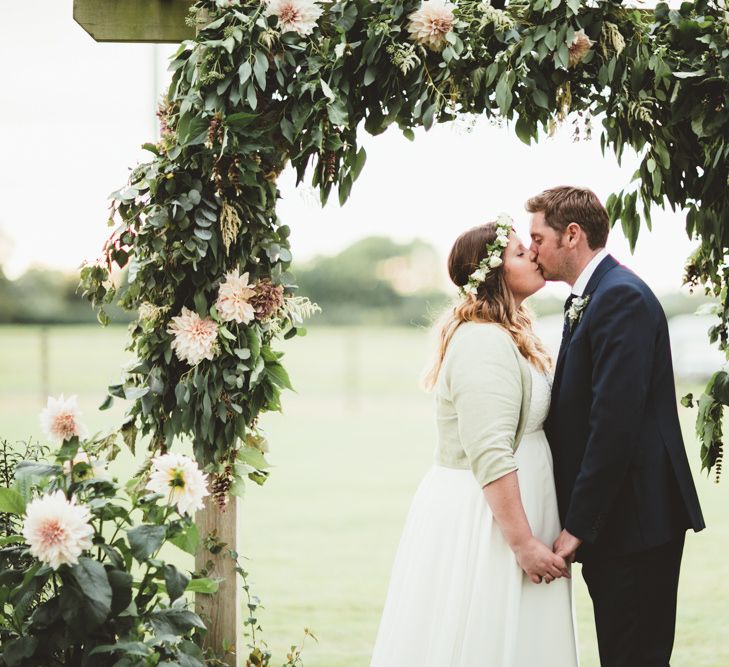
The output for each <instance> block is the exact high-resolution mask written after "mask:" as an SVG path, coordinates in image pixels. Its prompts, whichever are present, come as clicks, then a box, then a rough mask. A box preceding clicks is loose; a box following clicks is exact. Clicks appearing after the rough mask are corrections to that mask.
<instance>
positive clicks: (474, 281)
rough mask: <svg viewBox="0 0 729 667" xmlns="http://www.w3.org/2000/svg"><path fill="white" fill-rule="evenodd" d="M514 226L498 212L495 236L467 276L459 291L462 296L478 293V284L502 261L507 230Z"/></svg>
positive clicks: (506, 243)
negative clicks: (474, 268) (483, 255)
mask: <svg viewBox="0 0 729 667" xmlns="http://www.w3.org/2000/svg"><path fill="white" fill-rule="evenodd" d="M513 227H514V221H513V220H512V219H511V218H510V217H509V216H508V215H507V214H506V213H499V215H498V216H497V218H496V238H495V239H494V240H493V241H492V242H491V243H489V244H487V245H486V256H485V257H484V258H483V259H482V260H481V261H480V262H479V264H478V267H477V268H476V270H475V271H474V272H473V273H472V274H471V275H470V276H468V282H467V283H466V284H465V285H463V286H462V287H461V288H460V289H459V291H460V293H461V295H462V296H467V295H468V294H473V295H474V296H475V295H476V294H477V293H478V287H479V285H480V284H481V283H482V282H483V281H484V280H486V276H487V275H488V274H489V273H491V272H492V271H493V270H494V269H496V268H498V267H499V266H501V265H502V264H503V263H504V260H503V259H502V255H503V254H504V248H506V246H507V245H509V232H511V230H512V229H513Z"/></svg>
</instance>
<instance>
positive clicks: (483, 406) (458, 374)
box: [448, 325, 523, 487]
mask: <svg viewBox="0 0 729 667" xmlns="http://www.w3.org/2000/svg"><path fill="white" fill-rule="evenodd" d="M506 336H508V334H507V333H506V332H502V331H499V330H495V329H494V328H493V326H491V325H483V326H478V327H474V328H472V329H471V330H469V331H464V332H463V336H462V337H461V338H460V340H459V341H458V346H457V348H456V349H454V350H453V353H454V354H453V356H452V359H451V364H450V368H449V370H448V384H449V388H450V394H451V399H452V401H453V405H454V407H455V410H456V414H457V417H458V434H459V438H460V441H461V445H462V447H463V449H464V451H465V453H466V456H467V457H468V461H469V463H470V466H471V470H472V471H473V474H474V476H475V477H476V479H477V480H478V482H479V484H480V485H481V486H482V487H483V486H485V485H487V484H489V483H491V482H493V481H495V480H496V479H498V478H499V477H503V476H504V475H506V474H508V473H510V472H512V471H514V470H516V469H517V465H516V462H515V460H514V440H515V438H516V430H517V427H518V425H519V413H520V411H521V397H522V391H523V389H522V386H521V372H520V370H519V362H518V360H517V358H516V354H515V352H514V350H512V348H511V345H510V342H509V341H508V340H507V339H506Z"/></svg>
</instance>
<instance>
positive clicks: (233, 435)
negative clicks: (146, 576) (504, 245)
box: [82, 0, 729, 481]
mask: <svg viewBox="0 0 729 667" xmlns="http://www.w3.org/2000/svg"><path fill="white" fill-rule="evenodd" d="M419 4H420V3H419V1H418V0H407V1H406V2H400V1H399V0H398V1H395V0H385V1H384V2H377V3H374V2H369V1H366V0H348V1H343V2H337V3H332V4H326V5H325V6H324V13H323V15H322V16H321V18H320V19H319V21H318V24H317V26H316V27H315V29H314V32H313V33H312V34H311V35H306V36H302V35H299V34H298V33H296V32H294V31H289V32H285V33H281V32H280V31H279V30H278V29H277V19H276V17H275V16H270V17H267V16H265V15H264V9H265V5H264V4H262V3H260V2H259V1H258V0H241V1H233V2H230V3H226V6H225V7H224V8H220V7H218V4H217V3H216V2H213V0H200V1H199V2H197V3H196V4H195V5H194V6H193V13H194V14H196V15H197V18H198V19H201V20H202V19H203V18H205V17H206V18H205V21H203V25H204V27H203V28H201V29H200V31H199V33H198V35H197V37H196V38H195V40H192V41H190V42H186V43H184V44H182V45H181V46H180V48H179V49H178V51H177V53H176V54H175V55H174V56H173V58H172V62H171V70H172V72H173V79H172V83H171V85H170V88H169V90H168V92H167V95H166V97H165V99H164V100H163V103H162V105H161V108H160V119H161V121H162V139H161V141H160V142H159V143H158V144H154V145H151V144H147V145H145V147H146V148H147V149H148V150H149V152H150V154H151V156H152V157H151V161H150V162H148V163H145V164H142V165H139V166H138V167H137V168H136V169H134V170H133V171H132V174H131V177H130V179H129V182H128V184H127V186H126V187H124V188H123V189H121V190H119V191H118V192H116V193H114V195H113V206H112V220H111V224H112V226H114V231H113V233H112V236H111V237H110V239H109V241H108V242H107V245H106V248H105V257H106V265H104V266H95V267H86V268H85V269H84V271H83V275H82V284H83V289H84V293H85V295H86V296H87V297H88V298H90V299H91V301H92V303H94V304H95V305H97V306H100V307H101V310H100V318H101V319H102V321H105V320H106V317H105V315H104V314H103V307H104V305H105V304H108V303H110V302H112V301H114V300H115V299H116V298H118V299H119V302H120V304H121V305H122V307H124V308H125V309H127V310H129V311H137V310H138V309H139V308H144V309H145V312H146V313H147V314H149V313H150V312H153V313H154V316H153V317H149V316H148V317H146V318H145V317H140V318H139V319H138V320H137V322H136V323H135V324H134V325H133V326H132V342H131V346H130V349H131V350H133V351H134V353H135V354H136V356H137V358H138V359H139V363H138V365H137V366H135V367H134V368H133V369H131V370H130V371H129V373H128V374H127V377H126V379H125V381H124V383H123V385H121V386H117V387H112V388H110V393H111V394H112V395H114V396H119V397H122V398H128V399H131V400H132V401H133V405H132V407H131V409H130V412H129V417H128V419H129V422H133V423H134V424H135V426H136V427H137V428H138V429H139V431H140V432H141V434H143V435H144V434H150V435H151V440H150V442H151V445H150V447H151V449H152V450H153V451H155V450H158V449H160V448H161V447H163V446H164V447H169V446H171V445H172V443H173V441H174V439H175V438H177V437H180V436H183V435H188V436H191V437H192V440H193V443H194V447H195V455H196V457H197V458H198V460H199V461H201V462H203V463H205V464H206V465H207V467H208V469H209V470H210V471H211V472H213V473H214V474H215V475H216V476H218V478H220V479H223V480H226V479H228V478H229V477H230V475H231V474H232V475H237V474H238V467H237V465H236V461H235V460H236V456H237V451H238V450H239V449H240V447H241V443H242V442H243V441H244V440H245V438H246V437H249V436H256V435H257V433H256V423H257V419H258V416H259V415H260V413H261V412H263V411H266V410H278V409H279V408H280V391H281V389H282V388H284V387H286V386H287V384H288V382H286V381H283V376H282V375H281V373H280V371H279V370H278V368H279V366H280V364H281V362H280V359H279V357H280V355H279V354H278V353H274V351H273V349H272V344H273V342H274V339H275V338H277V337H279V336H283V337H287V336H291V335H296V334H297V333H301V330H300V329H301V323H300V322H295V321H294V319H293V318H291V317H287V316H285V314H281V313H279V315H278V316H277V317H274V318H273V319H271V320H267V321H262V320H261V319H255V320H253V321H251V322H248V323H246V324H243V323H237V322H226V323H223V322H222V321H221V319H220V316H219V314H218V312H217V310H216V308H215V307H214V304H215V300H216V295H217V291H218V286H219V284H220V282H221V280H222V279H223V278H224V276H225V275H226V273H227V272H228V271H230V270H232V269H238V270H240V272H241V273H242V272H244V271H245V272H247V273H248V274H249V276H250V278H251V280H252V281H255V282H256V284H259V283H260V282H262V281H271V282H272V283H273V285H276V286H280V287H281V288H282V289H283V290H284V291H285V294H286V295H287V297H288V298H290V297H291V295H293V293H294V285H293V280H292V277H291V275H290V273H289V268H290V264H291V259H292V257H291V252H290V249H289V243H288V236H289V230H288V228H287V227H286V226H285V225H283V224H282V223H281V221H280V220H279V219H278V217H277V214H276V208H275V205H276V200H277V198H278V197H279V192H278V189H277V187H276V178H277V176H278V174H279V173H280V172H281V170H282V169H283V167H284V165H285V164H286V163H290V164H291V165H292V166H293V167H294V169H295V170H296V173H297V179H298V181H302V180H303V179H304V178H305V177H306V176H307V175H308V176H309V178H310V180H311V183H312V184H313V185H314V186H315V187H317V188H318V189H319V192H320V197H321V201H322V202H326V201H327V199H328V198H329V196H330V195H331V193H332V191H333V189H335V188H336V189H337V191H338V199H339V201H340V203H344V202H345V201H346V200H347V198H348V196H349V194H350V191H351V188H352V186H353V184H354V182H355V180H356V179H357V177H358V175H359V174H360V173H361V170H362V168H363V165H364V163H365V161H366V154H365V152H364V150H363V149H362V147H361V146H360V145H359V143H358V135H357V132H358V128H359V127H360V126H363V127H364V129H365V131H367V132H368V133H370V134H373V135H376V134H379V133H381V132H384V131H385V130H386V129H387V128H388V127H390V126H392V125H395V126H397V127H398V128H400V130H401V131H402V132H403V133H404V134H405V135H406V136H409V137H411V138H412V136H413V133H412V128H414V127H417V126H423V127H425V128H426V129H428V128H430V127H431V126H432V125H433V124H434V123H436V122H444V121H449V120H451V119H453V118H455V117H456V116H458V115H459V114H461V113H476V114H485V115H487V116H500V117H502V118H505V119H507V121H509V122H512V123H514V124H515V130H516V133H517V135H518V136H519V137H520V138H521V139H522V140H523V141H525V142H527V143H529V142H531V141H532V140H537V139H538V138H539V136H540V135H541V134H542V133H543V132H544V131H549V130H550V129H551V128H552V127H553V126H554V124H555V123H558V122H560V121H561V120H564V118H565V117H566V115H567V114H568V113H570V112H575V113H577V114H581V116H582V117H583V118H588V119H589V118H590V117H591V116H597V117H600V118H601V119H602V130H601V138H600V139H601V145H602V147H603V149H604V150H607V149H611V150H612V151H613V152H614V153H615V155H616V156H617V158H618V160H620V159H621V157H622V153H623V150H624V148H625V146H630V147H632V148H633V149H634V150H636V151H637V152H638V153H639V155H640V156H641V164H640V167H639V170H638V172H637V174H636V177H637V186H636V187H633V188H628V189H624V190H623V191H621V192H619V193H616V194H615V195H613V196H612V197H611V198H610V200H609V202H608V208H609V212H610V217H611V220H612V221H613V223H615V222H617V221H618V220H619V221H620V222H621V225H622V227H623V230H624V232H625V234H626V236H627V237H628V238H629V240H630V241H631V243H632V244H634V243H635V242H636V240H637V237H638V231H639V228H640V225H641V221H645V222H646V223H648V224H650V206H651V204H654V203H655V204H659V205H661V206H664V205H665V204H666V203H667V204H668V205H670V206H671V207H673V208H675V207H677V206H680V207H684V208H686V209H687V210H688V217H687V229H688V232H689V234H690V235H692V236H695V237H696V238H698V239H700V241H701V245H700V249H699V258H698V260H697V261H696V262H695V263H694V264H693V265H692V268H691V270H690V275H691V276H692V278H691V279H692V280H693V281H694V282H695V283H696V284H705V285H706V286H707V287H706V289H707V290H708V291H710V292H711V293H712V295H713V296H715V297H717V298H719V299H720V302H721V311H720V314H719V317H720V323H719V325H717V327H716V329H715V332H714V337H715V338H716V340H717V341H718V342H719V343H720V346H721V347H722V349H724V350H726V347H727V318H728V317H729V302H728V301H727V292H726V290H725V289H723V285H725V284H726V278H727V276H726V271H727V269H726V266H727V262H726V257H727V247H728V246H729V231H727V230H728V227H727V225H725V224H724V221H725V220H726V219H727V214H728V213H729V194H728V193H729V189H728V188H727V177H728V176H729V159H727V158H728V157H729V142H727V137H728V136H729V131H728V130H729V108H728V107H729V93H728V89H727V75H728V74H729V48H728V46H727V26H726V20H725V15H724V13H723V11H722V10H721V9H720V8H719V7H718V5H717V4H716V3H714V2H710V1H708V0H699V1H697V2H694V3H682V5H681V7H680V8H679V9H675V10H671V9H669V8H668V6H667V5H666V4H665V3H659V5H658V6H657V8H656V9H655V11H654V12H650V11H638V10H635V9H630V8H626V7H624V6H623V3H622V2H619V1H618V0H611V1H608V2H599V3H580V2H575V1H573V0H567V1H562V0H533V1H531V2H512V3H509V5H508V6H507V7H506V8H505V9H504V10H501V9H496V8H495V7H490V6H488V5H484V4H483V3H481V2H479V1H477V0H463V1H462V2H460V3H459V4H458V6H457V8H456V9H455V20H454V26H453V30H452V31H450V32H449V33H448V34H447V35H446V36H445V40H444V42H443V45H442V49H440V50H437V49H436V50H430V49H426V48H425V47H424V46H421V45H420V44H416V43H413V42H412V41H411V39H410V36H409V33H408V31H407V23H408V17H409V15H410V14H411V13H412V12H413V11H414V10H416V9H417V8H418V7H419ZM588 40H591V42H589V41H588ZM114 264H116V265H117V266H119V267H127V266H128V270H129V278H128V285H126V286H125V287H124V288H123V289H120V290H118V291H117V290H115V289H114V288H113V286H111V285H110V284H109V280H108V275H109V269H110V268H111V267H112V266H113V265H114ZM183 307H185V308H189V309H191V310H195V311H197V313H198V314H199V315H200V316H206V315H209V317H210V318H211V319H212V320H213V321H214V322H215V323H216V324H217V325H218V327H219V329H218V331H219V335H218V342H219V347H218V348H217V351H216V356H215V357H214V358H213V359H212V360H208V359H205V360H203V361H202V362H200V363H199V364H197V365H195V366H194V367H192V368H191V367H190V366H189V365H188V364H187V362H185V361H181V360H180V359H179V358H178V357H177V356H176V354H175V353H174V352H173V349H172V347H171V343H172V334H171V333H170V332H169V331H168V326H169V323H170V321H171V318H172V317H175V316H177V315H178V314H179V313H180V311H181V309H182V308H183ZM274 356H275V361H272V359H273V358H274ZM246 470H247V469H246ZM231 471H233V472H232V473H231ZM247 473H248V476H249V478H251V479H254V480H256V481H259V480H262V479H265V474H264V472H263V471H260V470H259V471H254V470H250V471H247Z"/></svg>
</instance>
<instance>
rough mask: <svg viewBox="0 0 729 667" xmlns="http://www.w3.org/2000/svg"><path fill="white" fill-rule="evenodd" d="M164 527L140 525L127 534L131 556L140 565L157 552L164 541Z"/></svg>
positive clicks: (165, 531) (165, 530)
mask: <svg viewBox="0 0 729 667" xmlns="http://www.w3.org/2000/svg"><path fill="white" fill-rule="evenodd" d="M166 533H167V529H166V527H165V526H155V525H148V524H142V525H140V526H136V527H135V528H132V529H131V530H129V531H128V532H127V539H128V540H129V546H130V548H131V551H132V555H133V556H134V558H136V559H137V560H138V561H139V562H140V563H141V562H144V561H146V560H147V559H148V558H149V557H150V556H152V555H153V554H155V553H156V552H157V551H159V549H160V547H161V546H162V544H163V543H164V541H165V535H166Z"/></svg>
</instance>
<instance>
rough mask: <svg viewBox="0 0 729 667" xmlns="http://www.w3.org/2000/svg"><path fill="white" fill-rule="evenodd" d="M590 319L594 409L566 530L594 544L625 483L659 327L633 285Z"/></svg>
mask: <svg viewBox="0 0 729 667" xmlns="http://www.w3.org/2000/svg"><path fill="white" fill-rule="evenodd" d="M595 307H596V310H595V312H593V313H592V317H591V319H590V324H589V326H590V331H589V335H590V344H591V346H592V404H591V408H590V422H589V436H588V440H587V444H586V447H585V454H584V458H583V460H582V465H581V467H580V471H579V473H578V475H577V479H576V481H575V485H574V488H573V491H572V496H571V498H570V504H569V508H568V510H567V516H566V518H565V528H566V530H567V531H568V532H570V533H571V534H572V535H575V536H576V537H579V538H580V539H581V540H583V541H584V542H587V543H593V542H594V541H595V540H596V539H597V537H598V535H599V532H600V529H601V528H602V525H603V523H604V521H605V518H606V516H607V514H608V512H609V511H610V508H611V506H612V504H613V502H614V501H615V498H616V496H617V493H618V491H619V489H620V486H621V484H622V483H623V482H624V480H625V476H626V475H627V472H628V469H629V467H630V463H631V460H632V457H633V455H634V452H635V449H636V444H637V442H636V438H637V437H638V433H639V432H640V423H641V420H642V419H643V414H644V411H645V404H646V400H647V398H648V391H649V387H650V381H651V374H652V367H653V359H654V352H655V335H656V331H655V321H654V318H653V316H652V314H651V310H650V307H649V304H648V303H647V301H646V299H645V297H644V296H643V294H642V293H641V292H640V290H638V289H637V288H635V287H633V286H631V285H620V286H616V287H614V288H611V289H609V290H608V291H606V292H604V293H603V294H602V295H601V296H600V302H599V303H595Z"/></svg>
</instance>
